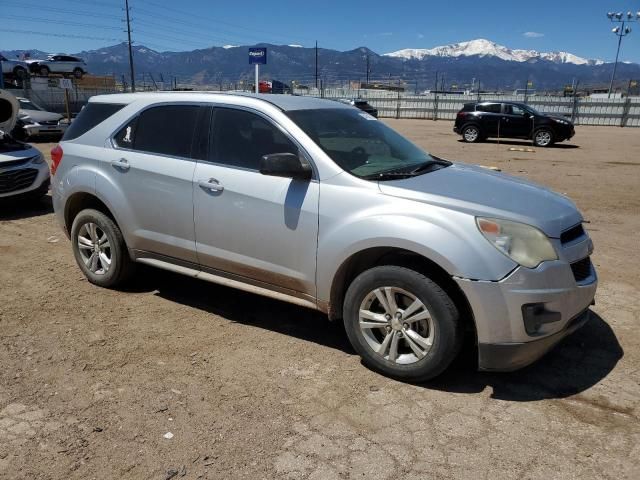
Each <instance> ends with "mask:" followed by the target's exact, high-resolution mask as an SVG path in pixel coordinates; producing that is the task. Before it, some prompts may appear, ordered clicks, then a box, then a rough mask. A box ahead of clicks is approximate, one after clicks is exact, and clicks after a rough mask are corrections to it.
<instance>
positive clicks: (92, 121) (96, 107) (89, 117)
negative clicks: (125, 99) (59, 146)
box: [62, 103, 124, 140]
mask: <svg viewBox="0 0 640 480" xmlns="http://www.w3.org/2000/svg"><path fill="white" fill-rule="evenodd" d="M123 107H124V105H121V104H119V103H88V104H87V105H86V106H85V107H84V108H83V109H82V110H81V111H80V113H79V114H78V116H77V117H76V118H75V119H74V120H73V122H71V125H69V128H67V131H66V132H65V133H64V136H63V137H62V140H73V139H74V138H78V137H79V136H80V135H84V134H85V133H87V132H88V131H89V130H91V129H92V128H93V127H95V126H97V125H98V124H100V123H102V122H104V121H105V120H106V119H107V118H109V117H110V116H111V115H113V114H114V113H116V112H117V111H119V110H122V108H123Z"/></svg>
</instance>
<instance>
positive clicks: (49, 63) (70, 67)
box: [28, 53, 87, 78]
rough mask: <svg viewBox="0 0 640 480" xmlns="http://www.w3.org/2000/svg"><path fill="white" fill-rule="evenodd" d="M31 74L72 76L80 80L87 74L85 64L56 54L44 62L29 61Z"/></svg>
mask: <svg viewBox="0 0 640 480" xmlns="http://www.w3.org/2000/svg"><path fill="white" fill-rule="evenodd" d="M28 63H29V70H30V71H31V73H36V74H40V75H43V76H45V77H47V76H49V74H50V73H61V74H63V75H65V74H73V76H74V77H76V78H82V75H84V74H85V73H87V64H86V63H85V61H84V60H82V59H81V58H78V57H72V56H70V55H65V54H64V53H56V54H52V55H49V56H48V57H47V58H46V59H45V60H29V61H28Z"/></svg>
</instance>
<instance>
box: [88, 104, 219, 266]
mask: <svg viewBox="0 0 640 480" xmlns="http://www.w3.org/2000/svg"><path fill="white" fill-rule="evenodd" d="M207 111H209V109H208V107H204V106H200V105H196V104H164V105H157V106H152V107H150V108H147V109H146V110H143V111H142V112H140V113H139V114H138V115H137V116H136V117H134V118H133V119H131V120H130V121H129V122H128V123H127V124H125V125H124V126H123V127H122V128H121V129H120V130H119V131H118V132H117V133H116V135H115V136H114V138H113V139H112V141H113V142H114V144H115V148H113V149H105V150H104V151H105V153H106V154H107V155H108V157H107V158H106V162H103V168H104V170H105V172H104V173H105V175H101V176H98V182H102V181H109V182H110V183H111V185H109V186H105V187H100V185H98V186H97V190H98V191H101V190H107V189H108V188H111V189H113V187H115V188H117V190H119V192H120V194H121V195H122V196H123V197H124V199H123V201H124V203H125V204H126V207H125V208H126V209H127V211H126V212H122V214H121V216H122V215H124V216H125V218H126V221H125V222H123V223H125V224H126V227H125V228H126V230H127V240H128V244H129V248H132V249H135V250H139V251H143V252H152V253H154V254H160V255H163V256H166V257H171V258H175V259H181V260H185V261H189V262H192V263H196V262H197V256H196V253H195V236H194V226H193V185H192V183H193V173H194V171H195V166H196V158H197V157H198V155H197V153H196V150H197V146H194V145H197V140H196V139H197V137H198V135H197V134H196V132H197V130H198V128H197V127H198V124H199V120H200V119H201V118H203V117H204V114H205V112H207Z"/></svg>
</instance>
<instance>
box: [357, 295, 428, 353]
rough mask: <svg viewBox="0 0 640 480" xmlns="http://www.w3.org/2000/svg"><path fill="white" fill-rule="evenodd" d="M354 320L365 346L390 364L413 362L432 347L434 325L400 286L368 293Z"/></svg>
mask: <svg viewBox="0 0 640 480" xmlns="http://www.w3.org/2000/svg"><path fill="white" fill-rule="evenodd" d="M358 323H359V327H360V332H361V333H362V335H363V337H364V339H365V341H366V342H367V344H368V345H369V347H370V348H371V349H372V350H373V351H374V352H375V353H377V354H378V355H380V356H381V357H383V358H384V359H385V360H388V361H390V362H393V363H397V364H401V365H407V364H412V363H415V362H417V361H419V360H420V359H422V358H424V357H425V356H426V355H427V353H428V352H429V351H430V350H431V348H432V347H433V342H434V339H435V327H434V322H433V319H432V318H431V314H430V313H429V310H428V309H427V307H426V306H425V305H424V303H423V302H422V301H421V300H420V299H419V298H417V297H416V295H414V294H413V293H411V292H409V291H407V290H404V289H401V288H397V287H381V288H376V289H375V290H373V291H371V292H369V293H368V294H367V295H366V296H365V298H364V300H363V301H362V303H361V305H360V309H359V312H358Z"/></svg>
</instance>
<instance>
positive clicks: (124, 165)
mask: <svg viewBox="0 0 640 480" xmlns="http://www.w3.org/2000/svg"><path fill="white" fill-rule="evenodd" d="M111 165H113V166H114V167H116V168H119V169H120V170H129V169H130V168H131V165H129V162H128V161H127V159H126V158H120V159H118V160H113V161H112V162H111Z"/></svg>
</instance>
